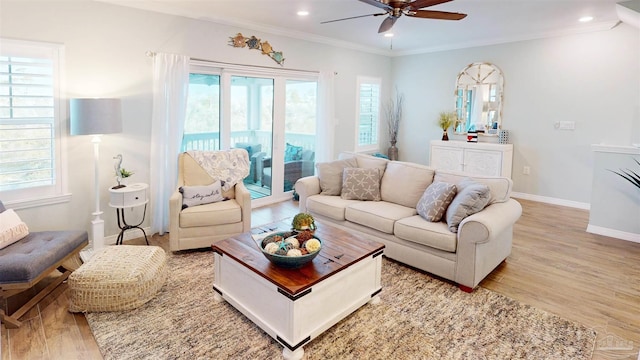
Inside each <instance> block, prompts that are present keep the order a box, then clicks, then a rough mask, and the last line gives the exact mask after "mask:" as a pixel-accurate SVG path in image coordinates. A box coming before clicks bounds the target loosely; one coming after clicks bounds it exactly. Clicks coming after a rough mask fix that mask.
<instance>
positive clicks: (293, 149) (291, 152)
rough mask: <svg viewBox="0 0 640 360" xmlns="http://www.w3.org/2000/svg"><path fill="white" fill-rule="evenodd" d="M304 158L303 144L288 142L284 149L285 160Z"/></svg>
mask: <svg viewBox="0 0 640 360" xmlns="http://www.w3.org/2000/svg"><path fill="white" fill-rule="evenodd" d="M295 160H302V146H295V145H291V144H289V143H287V147H286V148H285V150H284V161H285V162H287V161H295Z"/></svg>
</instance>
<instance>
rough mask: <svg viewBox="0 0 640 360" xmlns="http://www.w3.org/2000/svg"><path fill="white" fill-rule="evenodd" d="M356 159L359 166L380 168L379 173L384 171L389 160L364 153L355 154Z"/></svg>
mask: <svg viewBox="0 0 640 360" xmlns="http://www.w3.org/2000/svg"><path fill="white" fill-rule="evenodd" d="M356 161H357V163H358V167H359V168H364V169H371V168H375V169H378V170H380V174H381V175H382V174H384V171H385V170H386V168H387V164H388V163H389V160H387V159H383V158H379V157H376V156H372V155H365V154H357V155H356Z"/></svg>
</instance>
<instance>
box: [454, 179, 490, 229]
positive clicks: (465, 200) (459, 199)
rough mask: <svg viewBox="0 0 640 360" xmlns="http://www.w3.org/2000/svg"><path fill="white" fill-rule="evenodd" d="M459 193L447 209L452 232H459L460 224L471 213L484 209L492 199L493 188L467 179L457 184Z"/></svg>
mask: <svg viewBox="0 0 640 360" xmlns="http://www.w3.org/2000/svg"><path fill="white" fill-rule="evenodd" d="M456 186H457V188H458V194H457V195H456V197H455V198H453V201H452V202H451V205H449V208H448V209H447V218H446V219H447V225H449V230H450V231H451V232H454V233H457V232H458V225H460V223H461V222H462V220H464V218H466V217H467V216H469V215H473V214H475V213H477V212H479V211H480V210H482V209H484V207H485V206H487V204H489V200H490V199H491V190H489V187H488V186H487V185H484V184H479V183H477V182H475V181H473V180H471V179H465V180H462V181H461V182H459V183H458V185H456Z"/></svg>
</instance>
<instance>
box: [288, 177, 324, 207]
mask: <svg viewBox="0 0 640 360" xmlns="http://www.w3.org/2000/svg"><path fill="white" fill-rule="evenodd" d="M294 187H295V190H296V193H298V196H300V200H299V203H298V207H299V210H300V212H307V198H308V197H309V196H311V195H316V194H320V179H319V178H318V177H317V176H307V177H303V178H300V179H298V181H296V184H295V186H294Z"/></svg>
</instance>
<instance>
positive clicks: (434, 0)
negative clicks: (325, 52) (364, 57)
mask: <svg viewBox="0 0 640 360" xmlns="http://www.w3.org/2000/svg"><path fill="white" fill-rule="evenodd" d="M359 1H362V2H363V3H366V4H369V5H373V6H375V7H377V8H380V9H383V10H384V11H385V12H383V13H378V14H367V15H360V16H352V17H348V18H342V19H336V20H329V21H324V22H321V24H327V23H332V22H336V21H343V20H350V19H356V18H361V17H366V16H381V15H388V16H387V18H386V19H384V21H383V22H382V24H380V28H379V29H378V33H383V32H385V31H388V30H389V29H391V28H392V27H393V24H395V23H396V21H397V20H398V19H399V18H400V16H402V15H406V16H411V17H417V18H422V19H439V20H460V19H464V18H465V17H466V16H467V14H461V13H453V12H448V11H434V10H420V9H422V8H425V7H429V6H434V5H438V4H443V3H446V2H449V1H453V0H414V1H409V0H359Z"/></svg>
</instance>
